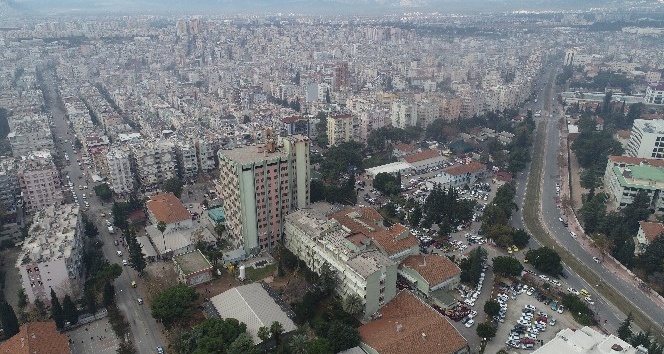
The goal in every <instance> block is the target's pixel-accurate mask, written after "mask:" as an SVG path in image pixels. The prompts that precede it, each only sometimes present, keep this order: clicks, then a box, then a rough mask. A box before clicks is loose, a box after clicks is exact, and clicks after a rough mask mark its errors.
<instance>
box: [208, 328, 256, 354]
mask: <svg viewBox="0 0 664 354" xmlns="http://www.w3.org/2000/svg"><path fill="white" fill-rule="evenodd" d="M201 353H206V354H207V353H215V352H210V351H206V352H201ZM219 353H220V354H221V353H222V352H219ZM226 353H227V354H258V353H259V351H258V349H256V348H255V347H254V341H253V339H251V336H250V335H249V333H247V332H244V333H241V334H240V335H238V336H237V338H235V340H234V341H233V342H232V343H231V345H230V346H229V347H228V351H227V352H226Z"/></svg>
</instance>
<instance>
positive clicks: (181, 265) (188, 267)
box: [173, 249, 212, 286]
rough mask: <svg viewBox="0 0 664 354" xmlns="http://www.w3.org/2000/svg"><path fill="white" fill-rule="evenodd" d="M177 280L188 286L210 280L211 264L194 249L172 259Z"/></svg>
mask: <svg viewBox="0 0 664 354" xmlns="http://www.w3.org/2000/svg"><path fill="white" fill-rule="evenodd" d="M173 264H174V265H175V271H176V272H177V273H178V280H179V281H180V282H181V283H183V284H185V285H188V286H196V285H198V284H202V283H205V282H208V281H210V280H212V264H210V261H208V259H207V258H205V256H204V255H203V253H201V251H200V250H198V249H196V250H193V251H191V252H187V253H183V254H180V255H177V256H174V257H173Z"/></svg>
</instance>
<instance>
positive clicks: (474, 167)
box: [443, 161, 486, 176]
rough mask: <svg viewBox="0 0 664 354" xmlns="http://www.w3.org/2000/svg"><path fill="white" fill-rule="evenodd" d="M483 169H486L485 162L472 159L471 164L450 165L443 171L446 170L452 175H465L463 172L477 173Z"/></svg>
mask: <svg viewBox="0 0 664 354" xmlns="http://www.w3.org/2000/svg"><path fill="white" fill-rule="evenodd" d="M482 170H486V165H485V164H483V163H481V162H477V161H472V162H471V163H469V164H465V165H456V166H452V167H448V168H446V169H444V170H443V172H445V173H447V174H449V175H452V176H458V175H463V174H466V173H477V172H480V171H482Z"/></svg>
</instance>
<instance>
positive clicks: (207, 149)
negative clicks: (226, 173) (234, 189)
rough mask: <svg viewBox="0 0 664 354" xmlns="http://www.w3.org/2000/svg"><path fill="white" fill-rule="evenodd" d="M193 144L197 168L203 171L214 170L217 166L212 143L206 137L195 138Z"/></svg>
mask: <svg viewBox="0 0 664 354" xmlns="http://www.w3.org/2000/svg"><path fill="white" fill-rule="evenodd" d="M194 144H195V145H196V157H197V158H198V169H199V170H200V171H201V172H203V173H208V172H210V171H212V170H214V169H215V168H216V167H217V162H216V158H215V148H214V144H212V142H210V141H208V140H207V139H196V141H195V142H194Z"/></svg>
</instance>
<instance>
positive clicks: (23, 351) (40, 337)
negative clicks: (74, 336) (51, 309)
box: [0, 321, 71, 354]
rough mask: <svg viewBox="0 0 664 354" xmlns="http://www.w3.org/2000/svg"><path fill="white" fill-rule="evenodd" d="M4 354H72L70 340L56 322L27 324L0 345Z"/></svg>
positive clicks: (0, 350) (0, 351)
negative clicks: (59, 329)
mask: <svg viewBox="0 0 664 354" xmlns="http://www.w3.org/2000/svg"><path fill="white" fill-rule="evenodd" d="M0 353H2V354H70V353H71V348H70V347H69V338H68V337H67V335H66V334H64V333H60V331H58V329H57V328H56V327H55V321H49V322H27V323H25V324H23V325H22V326H21V328H20V329H19V332H18V333H16V334H15V335H14V336H13V337H11V338H9V339H7V340H6V341H4V342H1V343H0Z"/></svg>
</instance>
